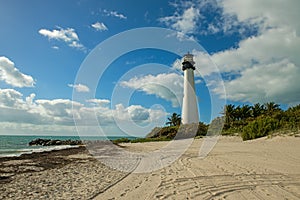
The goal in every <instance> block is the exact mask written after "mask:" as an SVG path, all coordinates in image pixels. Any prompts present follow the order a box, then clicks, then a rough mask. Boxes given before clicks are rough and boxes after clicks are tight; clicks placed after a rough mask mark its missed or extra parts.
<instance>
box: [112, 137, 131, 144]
mask: <svg viewBox="0 0 300 200" xmlns="http://www.w3.org/2000/svg"><path fill="white" fill-rule="evenodd" d="M130 141H131V140H130V139H128V138H119V139H115V140H112V143H114V144H119V143H128V142H130Z"/></svg>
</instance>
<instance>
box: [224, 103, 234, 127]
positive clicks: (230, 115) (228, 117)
mask: <svg viewBox="0 0 300 200" xmlns="http://www.w3.org/2000/svg"><path fill="white" fill-rule="evenodd" d="M223 114H224V115H225V123H227V124H230V123H231V122H232V121H234V120H235V105H233V104H228V105H225V107H224V113H223Z"/></svg>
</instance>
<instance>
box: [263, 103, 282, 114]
mask: <svg viewBox="0 0 300 200" xmlns="http://www.w3.org/2000/svg"><path fill="white" fill-rule="evenodd" d="M265 107H266V114H267V115H269V116H271V115H273V114H274V113H275V112H277V111H281V109H280V106H279V104H276V103H274V102H269V103H266V104H265Z"/></svg>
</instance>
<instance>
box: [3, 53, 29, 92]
mask: <svg viewBox="0 0 300 200" xmlns="http://www.w3.org/2000/svg"><path fill="white" fill-rule="evenodd" d="M0 80H1V81H4V82H5V83H6V84H9V85H11V86H14V87H34V84H35V81H34V80H33V78H32V77H31V76H29V75H26V74H23V73H21V72H20V71H19V70H18V69H17V68H16V67H15V64H14V63H13V62H12V61H11V60H9V59H8V58H6V57H3V56H2V57H0Z"/></svg>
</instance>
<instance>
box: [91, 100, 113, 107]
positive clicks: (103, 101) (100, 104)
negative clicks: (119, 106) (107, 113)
mask: <svg viewBox="0 0 300 200" xmlns="http://www.w3.org/2000/svg"><path fill="white" fill-rule="evenodd" d="M86 102H89V103H92V104H93V105H99V106H104V105H107V104H109V103H110V100H108V99H88V100H86Z"/></svg>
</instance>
